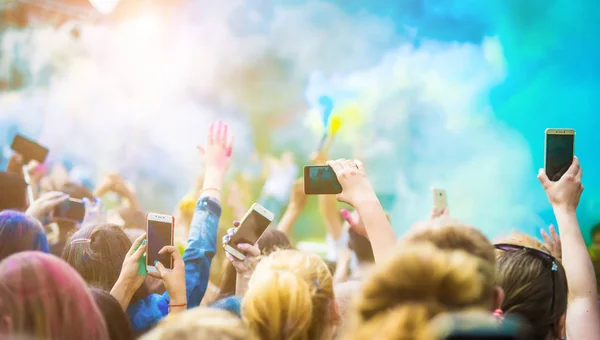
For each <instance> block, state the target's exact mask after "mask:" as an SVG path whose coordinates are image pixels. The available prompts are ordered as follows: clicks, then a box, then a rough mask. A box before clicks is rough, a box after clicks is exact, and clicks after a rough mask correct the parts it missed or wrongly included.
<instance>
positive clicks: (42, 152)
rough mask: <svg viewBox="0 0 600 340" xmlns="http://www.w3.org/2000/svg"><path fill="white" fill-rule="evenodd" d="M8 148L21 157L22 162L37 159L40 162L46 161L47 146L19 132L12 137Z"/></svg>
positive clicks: (25, 162)
mask: <svg viewBox="0 0 600 340" xmlns="http://www.w3.org/2000/svg"><path fill="white" fill-rule="evenodd" d="M10 148H11V149H12V150H13V151H14V152H16V153H18V154H19V155H21V157H23V164H27V163H29V162H30V161H37V162H39V163H40V164H42V163H44V162H45V161H46V157H48V148H45V147H43V146H41V145H40V144H38V143H36V142H34V141H32V140H30V139H28V138H25V137H24V136H22V135H19V134H17V135H16V136H15V138H14V139H13V141H12V145H11V147H10Z"/></svg>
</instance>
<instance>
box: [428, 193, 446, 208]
mask: <svg viewBox="0 0 600 340" xmlns="http://www.w3.org/2000/svg"><path fill="white" fill-rule="evenodd" d="M431 194H432V195H433V207H434V208H435V209H436V210H439V211H443V210H444V209H446V208H447V207H448V198H447V196H446V190H444V189H435V188H434V189H431Z"/></svg>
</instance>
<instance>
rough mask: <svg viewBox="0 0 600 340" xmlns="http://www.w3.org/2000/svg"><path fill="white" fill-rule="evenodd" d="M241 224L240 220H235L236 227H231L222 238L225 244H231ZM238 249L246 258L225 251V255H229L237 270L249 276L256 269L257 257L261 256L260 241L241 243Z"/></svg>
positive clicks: (240, 273) (228, 257)
mask: <svg viewBox="0 0 600 340" xmlns="http://www.w3.org/2000/svg"><path fill="white" fill-rule="evenodd" d="M239 225H240V223H239V222H237V221H236V222H233V226H234V227H235V228H230V229H228V230H227V233H226V234H225V236H223V239H222V242H223V246H225V245H227V244H229V240H231V238H232V237H233V235H235V233H236V231H237V227H239ZM237 249H239V250H240V251H241V252H242V253H244V255H246V257H245V258H244V260H240V259H238V258H237V257H235V256H233V255H231V254H229V253H228V252H225V256H227V259H228V260H229V261H231V263H232V264H233V266H234V267H235V270H236V272H237V273H238V274H239V275H242V276H245V277H248V278H249V277H250V276H251V275H252V272H253V271H254V265H255V264H256V259H257V258H258V257H259V256H260V249H259V248H258V243H256V244H247V243H240V244H238V245H237Z"/></svg>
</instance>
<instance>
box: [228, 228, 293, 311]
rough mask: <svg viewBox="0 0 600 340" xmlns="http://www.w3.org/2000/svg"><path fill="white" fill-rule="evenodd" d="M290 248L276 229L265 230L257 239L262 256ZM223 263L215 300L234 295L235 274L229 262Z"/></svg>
mask: <svg viewBox="0 0 600 340" xmlns="http://www.w3.org/2000/svg"><path fill="white" fill-rule="evenodd" d="M291 247H292V244H291V243H290V239H289V238H288V237H287V235H286V234H285V233H283V232H281V231H279V230H277V229H267V230H266V231H265V232H264V234H263V235H262V236H261V237H260V238H259V239H258V248H259V249H260V251H261V252H262V254H263V255H269V254H270V253H272V252H274V251H276V250H278V249H290V248H291ZM225 261H227V262H226V263H225V265H224V271H223V277H222V278H221V284H220V285H219V297H218V298H217V300H220V299H223V298H226V297H228V296H231V295H235V285H236V275H237V272H236V271H235V267H234V266H233V264H231V262H230V261H229V260H227V259H225Z"/></svg>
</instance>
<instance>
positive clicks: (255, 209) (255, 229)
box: [223, 203, 275, 261]
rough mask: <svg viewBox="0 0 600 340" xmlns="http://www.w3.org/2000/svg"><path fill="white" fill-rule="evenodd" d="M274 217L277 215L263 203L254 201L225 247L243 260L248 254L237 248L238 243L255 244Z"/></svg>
mask: <svg viewBox="0 0 600 340" xmlns="http://www.w3.org/2000/svg"><path fill="white" fill-rule="evenodd" d="M274 218H275V215H273V213H272V212H270V211H269V210H267V209H266V208H265V207H263V206H262V205H260V204H258V203H254V204H253V205H252V206H251V207H250V210H248V212H247V213H246V216H244V218H243V219H242V221H241V222H240V226H239V227H238V229H237V231H236V233H235V234H234V235H233V236H232V237H231V239H229V243H227V244H226V245H225V246H224V247H223V248H224V249H225V251H226V252H228V253H229V254H231V255H233V256H235V257H237V258H238V259H239V260H240V261H243V260H244V259H245V258H246V255H244V254H243V253H242V252H241V251H239V249H237V245H238V244H240V243H247V244H255V243H256V242H257V241H258V239H259V238H260V237H261V236H262V234H263V233H264V232H265V230H267V227H268V226H269V225H270V224H271V222H273V219H274Z"/></svg>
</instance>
